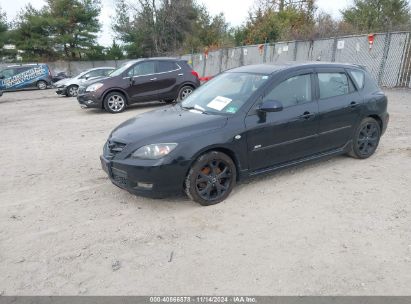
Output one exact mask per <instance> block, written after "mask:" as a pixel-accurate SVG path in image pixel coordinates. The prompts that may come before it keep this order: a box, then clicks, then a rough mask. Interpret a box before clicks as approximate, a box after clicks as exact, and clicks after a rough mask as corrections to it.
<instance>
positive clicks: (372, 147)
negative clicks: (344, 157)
mask: <svg viewBox="0 0 411 304" xmlns="http://www.w3.org/2000/svg"><path fill="white" fill-rule="evenodd" d="M380 137H381V127H380V125H379V123H378V122H377V121H376V120H375V119H374V118H372V117H367V118H365V119H364V120H363V121H362V122H361V124H360V125H359V127H358V129H357V131H356V134H355V136H354V139H353V144H352V149H351V151H350V153H349V154H350V155H351V156H352V157H355V158H360V159H365V158H368V157H370V156H371V155H373V154H374V153H375V151H376V150H377V147H378V144H379V142H380Z"/></svg>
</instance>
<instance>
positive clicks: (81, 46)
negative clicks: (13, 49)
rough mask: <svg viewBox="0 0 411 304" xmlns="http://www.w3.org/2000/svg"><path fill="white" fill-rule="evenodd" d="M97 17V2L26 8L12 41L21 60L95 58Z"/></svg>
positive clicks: (54, 1) (55, 1)
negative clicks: (38, 8) (21, 51)
mask: <svg viewBox="0 0 411 304" xmlns="http://www.w3.org/2000/svg"><path fill="white" fill-rule="evenodd" d="M99 14H100V0H47V1H46V5H45V6H44V7H43V8H42V9H40V10H36V9H34V8H33V6H31V5H30V4H29V5H27V6H26V7H25V8H24V9H23V10H22V11H21V12H20V14H19V16H18V19H17V22H16V26H15V27H16V28H15V30H14V31H13V34H12V37H13V40H14V41H15V44H16V46H17V47H18V49H20V50H24V53H23V57H24V58H25V60H53V59H57V58H67V59H82V58H87V55H90V56H97V55H96V54H98V52H100V50H99V49H98V47H97V48H96V47H95V45H96V37H97V33H98V31H99V30H100V24H99V22H98V16H99ZM100 53H102V52H100Z"/></svg>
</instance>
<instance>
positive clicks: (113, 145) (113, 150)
mask: <svg viewBox="0 0 411 304" xmlns="http://www.w3.org/2000/svg"><path fill="white" fill-rule="evenodd" d="M125 146H126V144H123V143H119V142H116V141H112V140H109V141H108V142H107V150H108V154H109V155H108V156H109V157H111V158H112V157H114V156H115V155H117V154H119V153H121V152H122V151H123V149H124V147H125Z"/></svg>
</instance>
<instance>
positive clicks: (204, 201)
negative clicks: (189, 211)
mask: <svg viewBox="0 0 411 304" xmlns="http://www.w3.org/2000/svg"><path fill="white" fill-rule="evenodd" d="M236 176H237V171H236V166H235V164H234V162H233V160H232V159H231V158H230V157H229V156H228V155H226V154H224V153H222V152H218V151H211V152H209V153H206V154H204V155H202V156H200V157H199V158H198V159H197V161H196V162H195V163H194V164H193V166H192V167H191V169H190V172H189V173H188V175H187V177H186V181H185V192H186V194H187V195H188V197H190V199H192V200H193V201H195V202H197V203H199V204H201V205H203V206H211V205H215V204H218V203H220V202H222V201H224V200H225V199H226V198H227V197H228V196H229V195H230V193H231V191H232V190H233V188H234V186H235V184H236Z"/></svg>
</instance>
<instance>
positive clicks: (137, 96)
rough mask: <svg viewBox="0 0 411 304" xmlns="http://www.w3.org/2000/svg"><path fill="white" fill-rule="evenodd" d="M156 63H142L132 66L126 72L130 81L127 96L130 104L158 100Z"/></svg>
mask: <svg viewBox="0 0 411 304" xmlns="http://www.w3.org/2000/svg"><path fill="white" fill-rule="evenodd" d="M156 64H157V62H156V61H143V62H139V63H137V64H136V65H134V66H133V67H132V68H130V70H128V72H127V76H128V77H127V78H129V79H130V84H129V87H128V88H127V94H128V96H130V98H131V101H132V102H140V101H152V100H157V99H158V76H157V74H156Z"/></svg>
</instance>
